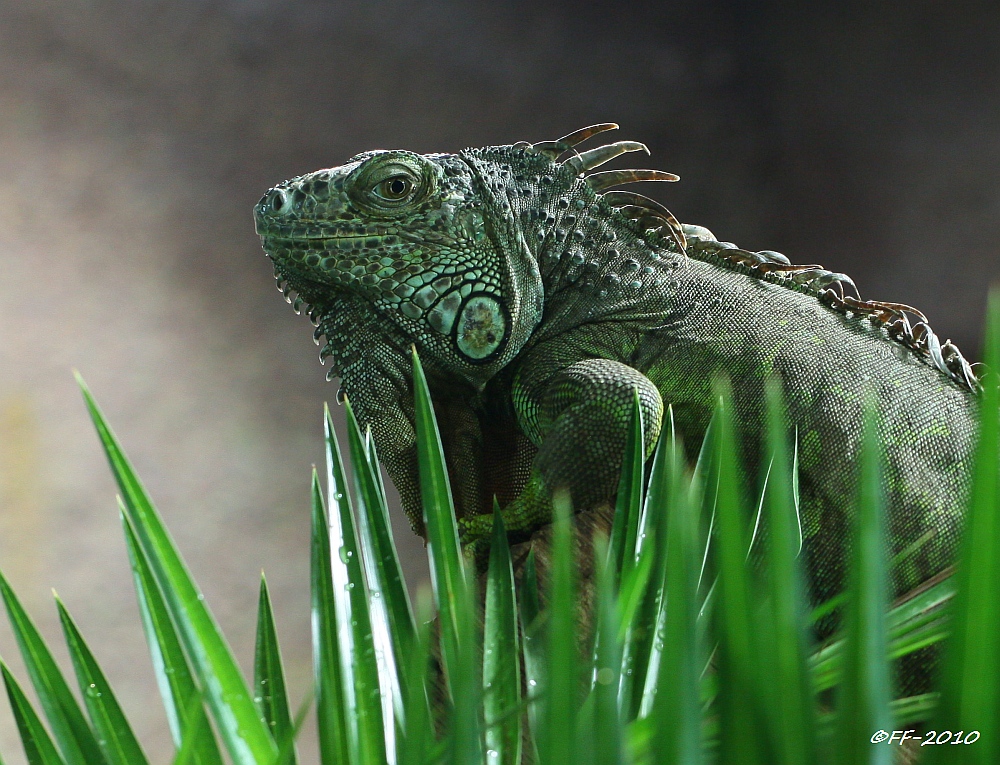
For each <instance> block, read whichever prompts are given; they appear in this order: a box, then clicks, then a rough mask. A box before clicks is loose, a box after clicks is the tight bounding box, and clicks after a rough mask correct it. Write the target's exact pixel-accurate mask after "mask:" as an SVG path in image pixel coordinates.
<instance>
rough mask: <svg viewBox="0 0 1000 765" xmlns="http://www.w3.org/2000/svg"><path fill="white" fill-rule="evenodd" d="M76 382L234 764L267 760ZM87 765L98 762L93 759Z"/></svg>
mask: <svg viewBox="0 0 1000 765" xmlns="http://www.w3.org/2000/svg"><path fill="white" fill-rule="evenodd" d="M77 381H78V383H79V385H80V389H81V391H82V392H83V396H84V400H85V401H86V404H87V409H88V410H89V412H90V416H91V419H93V421H94V425H95V427H96V428H97V432H98V436H99V437H100V439H101V443H102V445H103V446H104V451H105V453H106V454H107V457H108V462H109V463H110V465H111V471H112V473H113V474H114V476H115V480H116V481H117V482H118V487H119V489H120V491H121V494H122V499H123V500H124V503H125V512H126V515H127V516H128V519H129V521H130V522H131V524H132V528H133V530H134V531H135V536H136V539H137V540H138V542H139V547H140V548H141V549H142V551H143V553H144V554H145V556H146V557H147V559H148V561H149V565H150V568H151V569H152V571H153V575H154V577H155V578H156V581H157V584H159V586H160V590H161V592H162V594H163V597H164V601H165V602H166V604H167V608H168V609H169V611H170V615H171V617H172V618H173V621H174V624H175V625H176V627H177V630H178V632H179V634H180V636H181V641H182V642H183V644H184V649H185V652H186V653H187V655H188V658H189V659H190V660H191V663H192V665H193V666H194V669H195V673H196V674H197V676H198V679H199V681H200V683H201V687H202V689H203V690H204V692H205V697H206V700H207V701H208V704H209V707H210V708H211V710H212V714H213V715H214V717H215V721H216V724H217V725H218V729H219V733H220V734H221V736H222V739H223V741H224V742H225V744H226V748H227V749H228V751H229V754H230V756H231V757H232V758H233V761H234V762H235V763H236V765H243V764H244V763H246V764H247V765H249V764H250V763H258V762H265V761H269V760H271V759H272V758H273V757H274V755H275V754H276V753H277V749H276V747H275V744H274V741H273V740H272V739H271V734H270V733H269V732H268V730H267V728H266V726H265V725H264V723H263V722H262V721H261V719H260V717H259V716H258V714H257V709H256V707H255V705H254V703H253V698H252V696H251V694H250V690H249V688H248V687H247V684H246V681H245V680H244V679H243V676H242V674H241V673H240V669H239V665H238V664H237V663H236V659H235V658H234V657H233V654H232V651H230V649H229V645H228V644H227V643H226V640H225V638H224V637H223V636H222V632H221V631H220V630H219V627H218V624H216V622H215V618H214V617H213V616H212V613H211V612H210V611H209V609H208V607H207V606H206V605H205V602H204V596H203V595H202V594H201V591H200V590H199V589H198V586H197V585H196V584H195V582H194V580H193V578H192V577H191V574H190V572H189V571H188V570H187V566H186V565H185V564H184V561H183V559H182V558H181V556H180V553H179V552H178V550H177V547H176V545H175V544H174V542H173V540H172V539H171V537H170V534H169V532H168V531H167V529H166V527H165V526H164V524H163V521H162V519H161V518H160V516H159V513H158V512H157V511H156V508H155V507H154V506H153V504H152V502H150V500H149V496H148V495H147V494H146V490H145V489H144V488H143V486H142V484H141V483H140V481H139V479H138V477H137V476H136V474H135V471H134V470H133V469H132V466H131V465H130V464H129V461H128V459H127V458H126V457H125V454H124V453H123V452H122V449H121V446H120V445H119V443H118V441H117V440H116V438H115V436H114V434H113V433H112V432H111V429H110V428H109V427H108V425H107V422H106V421H105V419H104V416H103V415H102V414H101V412H100V410H99V409H98V407H97V403H96V402H95V401H94V399H93V397H92V396H91V394H90V391H89V390H87V387H86V385H85V384H84V382H83V380H82V379H80V378H79V377H78V378H77ZM91 762H98V760H92V761H91Z"/></svg>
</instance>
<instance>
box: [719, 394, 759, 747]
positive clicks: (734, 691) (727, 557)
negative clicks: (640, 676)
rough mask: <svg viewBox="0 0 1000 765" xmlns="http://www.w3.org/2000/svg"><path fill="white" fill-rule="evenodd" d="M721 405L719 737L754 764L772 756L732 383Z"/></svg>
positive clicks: (720, 740)
mask: <svg viewBox="0 0 1000 765" xmlns="http://www.w3.org/2000/svg"><path fill="white" fill-rule="evenodd" d="M717 395H718V400H719V402H720V403H719V408H718V410H717V411H716V417H717V419H718V434H717V438H715V439H713V440H714V442H715V449H716V452H715V457H716V460H717V464H718V466H719V484H718V505H717V513H718V520H717V523H718V526H717V533H716V538H715V542H716V546H717V551H718V570H719V574H718V590H719V592H718V603H717V605H716V607H715V610H714V619H713V624H714V626H715V635H716V638H717V640H718V643H719V647H718V657H719V661H718V668H719V669H718V682H719V695H718V706H719V724H720V738H719V743H720V747H721V749H722V751H723V752H725V753H726V757H727V758H728V761H729V762H732V763H740V765H743V764H745V765H752V764H753V765H755V764H756V763H763V762H765V761H767V758H766V752H765V750H764V748H763V747H764V740H763V737H762V736H760V735H759V734H760V731H761V730H762V725H761V723H762V722H763V721H762V720H761V719H760V716H759V710H758V704H759V700H760V684H759V678H758V668H759V659H758V657H757V649H756V645H755V642H754V629H753V620H754V611H753V609H752V607H751V600H750V593H751V591H752V583H751V581H750V577H749V571H748V566H747V565H746V558H747V550H748V541H747V535H746V531H745V527H746V516H745V514H744V507H745V506H744V504H743V498H742V496H741V488H742V487H741V476H740V473H739V466H738V463H737V453H736V446H735V435H734V425H733V414H732V410H731V406H732V403H731V398H730V394H729V390H728V386H726V385H724V384H723V383H721V382H720V383H719V384H718V386H717Z"/></svg>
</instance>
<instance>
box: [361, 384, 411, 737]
mask: <svg viewBox="0 0 1000 765" xmlns="http://www.w3.org/2000/svg"><path fill="white" fill-rule="evenodd" d="M344 408H345V410H346V415H347V440H348V446H349V450H350V455H351V465H352V466H353V470H352V476H353V480H354V490H355V491H354V496H355V498H356V500H357V518H358V538H359V543H360V545H361V553H362V557H363V560H364V563H365V573H366V574H367V580H368V592H369V594H370V595H371V620H372V628H373V636H374V638H375V643H376V650H377V651H378V655H379V656H381V657H382V660H381V661H380V662H379V670H380V673H381V677H382V680H381V684H382V687H383V688H387V689H388V688H390V687H391V688H392V689H393V692H392V699H393V701H394V702H395V708H394V712H395V715H397V716H399V715H403V714H404V710H405V707H404V706H403V703H402V700H403V699H404V698H405V696H406V688H405V683H406V673H405V672H402V671H401V670H400V667H401V665H402V664H403V662H404V661H405V657H407V656H409V654H410V651H412V650H413V641H414V640H415V639H416V637H415V626H414V624H413V610H412V609H411V607H410V597H409V595H408V593H407V591H406V584H405V583H404V581H403V571H402V568H401V567H400V565H399V557H398V556H397V555H396V546H395V544H394V543H393V539H392V531H391V528H390V525H389V508H388V506H387V505H386V501H385V495H384V493H383V489H382V486H381V482H380V478H379V468H378V462H372V461H370V460H371V458H372V457H373V452H372V451H371V447H373V446H374V442H370V443H369V444H366V443H365V438H364V437H362V435H361V430H360V428H359V427H358V422H357V420H356V419H355V417H354V411H353V410H352V409H351V403H350V401H347V402H345V406H344ZM386 718H387V719H390V717H389V715H386Z"/></svg>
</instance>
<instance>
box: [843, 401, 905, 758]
mask: <svg viewBox="0 0 1000 765" xmlns="http://www.w3.org/2000/svg"><path fill="white" fill-rule="evenodd" d="M876 418H877V415H876V412H875V409H874V403H873V402H871V401H869V402H868V403H867V405H866V409H865V424H864V428H865V430H864V441H863V447H862V452H861V479H860V482H859V488H860V492H859V498H858V513H857V525H856V531H855V534H854V553H853V560H852V562H851V569H850V572H849V577H850V582H849V586H848V592H849V595H848V598H847V602H846V604H845V609H844V610H845V614H844V616H845V634H846V638H845V641H846V642H845V645H844V672H843V680H842V682H841V687H840V693H839V694H838V696H837V737H836V741H837V748H836V753H837V756H838V760H839V761H840V762H842V763H844V764H845V765H855V763H860V762H864V763H870V764H871V765H880V764H883V763H884V765H888V764H889V763H891V762H892V749H891V748H890V747H889V746H873V745H872V743H871V741H870V738H871V736H872V734H873V733H874V732H875V731H878V730H890V731H891V730H892V729H893V725H892V715H891V712H890V708H889V701H890V699H891V695H890V694H891V690H890V685H889V665H888V661H887V650H886V625H885V622H886V618H885V612H886V610H887V609H886V606H887V599H888V592H889V582H888V572H887V570H886V555H885V530H884V519H883V508H884V499H883V496H882V475H881V473H882V468H881V462H882V458H881V454H880V446H879V442H878V432H877V429H876V427H877V425H876Z"/></svg>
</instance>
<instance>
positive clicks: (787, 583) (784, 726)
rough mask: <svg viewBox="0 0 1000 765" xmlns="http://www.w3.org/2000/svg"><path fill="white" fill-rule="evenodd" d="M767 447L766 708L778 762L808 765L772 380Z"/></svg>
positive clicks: (792, 549)
mask: <svg viewBox="0 0 1000 765" xmlns="http://www.w3.org/2000/svg"><path fill="white" fill-rule="evenodd" d="M767 411H768V446H769V452H770V453H771V475H770V480H769V481H767V489H766V492H765V497H764V499H765V500H766V504H767V519H768V531H769V534H770V544H769V545H768V553H769V554H768V556H767V564H768V565H767V572H768V577H767V579H768V584H769V588H768V595H769V596H770V597H769V602H768V603H767V606H768V608H767V609H766V611H765V613H766V618H765V619H764V623H763V624H762V625H761V628H762V630H766V631H767V632H768V633H770V640H768V642H767V645H768V650H767V651H766V652H765V653H764V654H763V656H762V657H761V658H763V659H765V660H768V668H769V671H768V682H767V683H766V684H764V686H763V689H764V690H765V691H768V692H769V698H768V702H767V704H766V705H765V709H766V710H767V712H768V718H769V721H770V729H771V740H772V746H773V749H774V751H775V753H776V755H777V762H780V763H785V764H786V765H811V764H812V763H815V762H816V753H817V749H816V738H815V729H816V725H815V700H814V698H813V689H812V684H811V678H810V675H809V669H808V665H807V663H806V656H807V646H808V633H807V631H806V630H807V622H806V597H805V582H804V579H803V572H802V571H801V569H800V567H799V566H800V563H799V558H798V557H797V555H798V549H799V524H798V520H797V516H796V509H795V497H794V493H793V485H792V480H793V479H792V473H791V465H790V464H789V459H788V446H787V444H786V440H785V426H784V417H783V416H782V415H783V407H782V403H781V390H780V388H779V387H778V384H777V381H776V380H772V381H770V384H769V385H768V388H767Z"/></svg>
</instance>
